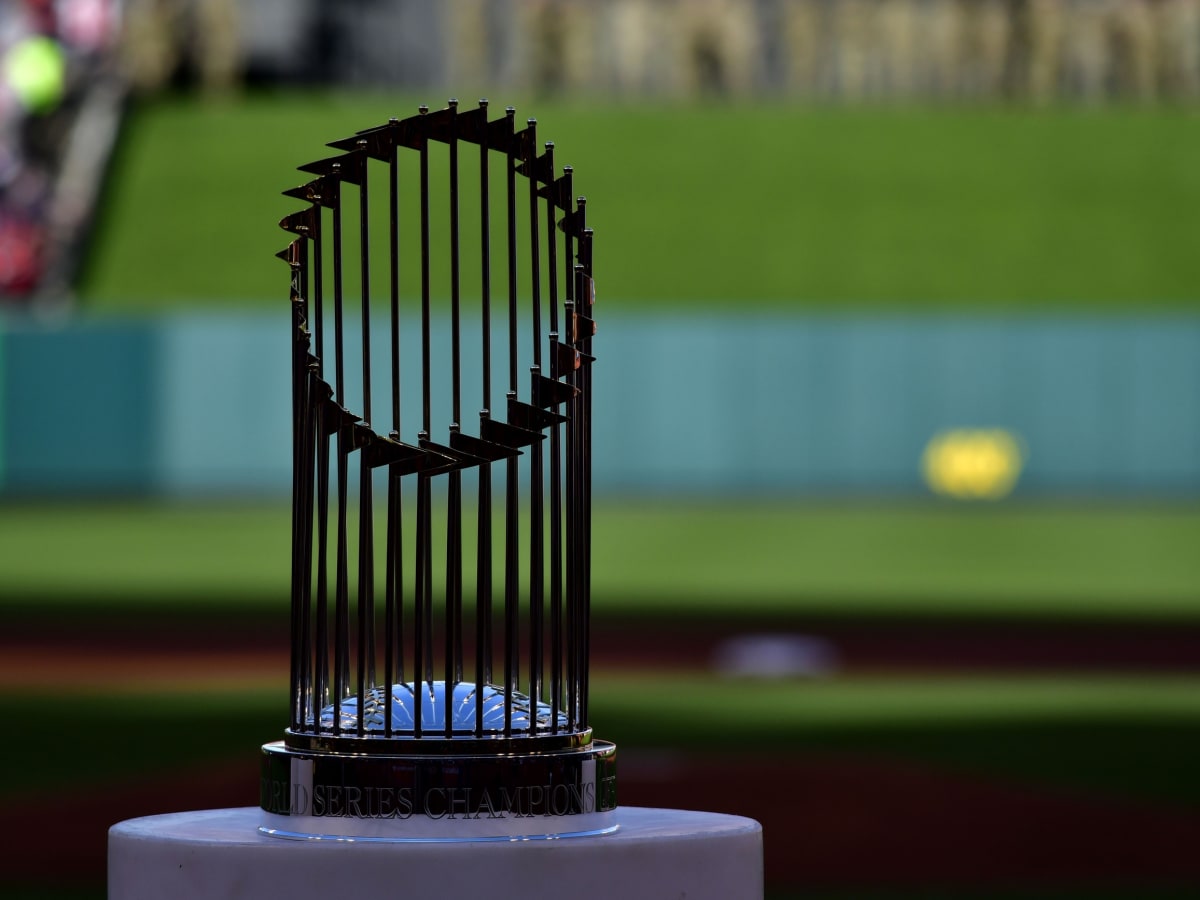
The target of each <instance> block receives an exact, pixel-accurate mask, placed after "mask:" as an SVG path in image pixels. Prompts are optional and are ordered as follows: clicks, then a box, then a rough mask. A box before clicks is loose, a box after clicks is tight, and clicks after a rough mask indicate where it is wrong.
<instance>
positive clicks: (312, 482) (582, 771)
mask: <svg viewBox="0 0 1200 900" xmlns="http://www.w3.org/2000/svg"><path fill="white" fill-rule="evenodd" d="M536 129H537V123H536V122H535V121H534V120H533V119H530V120H528V122H526V124H525V126H524V127H523V128H519V129H518V127H517V125H516V118H515V112H514V110H513V109H512V108H511V107H510V108H508V109H507V110H506V111H505V113H504V114H503V115H501V116H498V117H497V118H494V119H492V120H490V121H489V119H488V104H487V101H480V103H479V106H478V107H476V108H474V109H470V110H465V111H462V110H459V108H458V104H457V101H454V100H451V101H450V103H449V105H448V106H447V107H446V108H445V109H442V110H439V111H436V112H430V111H429V110H428V108H426V107H421V108H420V112H419V114H418V115H415V116H412V117H410V118H406V119H392V120H390V121H389V122H387V123H386V124H384V125H381V126H379V127H377V128H371V129H368V130H365V131H362V132H359V133H358V134H356V135H355V136H353V137H351V138H347V139H345V140H339V141H334V142H333V143H331V144H330V145H329V146H330V147H332V148H334V149H336V150H338V151H341V152H340V153H339V154H338V155H335V156H330V157H328V158H325V159H320V160H317V161H316V162H312V163H309V164H307V165H303V166H301V167H300V170H301V171H303V172H306V173H310V174H312V175H314V176H316V177H315V178H313V179H312V180H311V181H309V182H308V183H306V184H304V185H302V186H301V187H298V188H295V189H294V190H289V191H286V192H285V194H286V195H287V196H289V197H294V198H296V199H298V200H303V201H306V202H307V203H308V206H307V207H306V208H304V209H303V210H301V211H299V212H296V213H294V214H292V215H289V216H287V217H286V218H285V219H284V220H283V221H282V223H281V225H282V227H283V228H284V229H286V230H287V231H288V232H290V233H292V234H295V235H296V237H295V239H294V240H293V241H292V242H291V243H290V244H289V245H288V247H287V248H286V249H285V250H284V251H282V252H281V253H280V254H279V255H280V256H281V257H282V258H283V259H284V260H285V261H286V262H287V263H288V265H289V266H290V267H291V304H292V348H293V352H292V388H293V404H294V409H293V412H294V423H295V429H294V435H293V460H292V461H293V469H294V480H293V515H292V572H291V578H292V597H291V673H290V681H289V683H290V692H289V697H290V703H291V722H290V725H289V727H288V728H287V730H286V732H285V736H284V739H283V740H282V741H278V742H275V743H271V744H267V745H266V746H264V747H263V757H262V779H261V787H262V796H261V805H262V810H263V816H262V824H261V826H260V828H261V830H262V831H263V832H264V833H266V834H270V835H273V836H276V837H284V838H299V839H313V840H320V839H344V838H347V837H353V838H359V839H373V840H425V839H437V838H474V839H480V840H487V839H501V840H507V839H511V838H513V837H518V836H519V837H526V838H529V837H558V838H561V837H567V836H578V835H595V834H602V833H605V832H609V831H612V830H614V829H616V828H617V824H616V820H615V816H614V810H615V808H616V804H617V800H616V748H615V747H614V746H613V745H612V744H610V743H606V742H603V741H599V740H595V739H593V737H592V731H591V728H590V727H589V725H588V655H589V637H588V634H589V632H588V623H589V605H590V597H589V594H590V591H589V586H590V576H591V565H590V542H591V535H590V518H591V489H590V485H591V454H590V446H591V405H592V403H591V401H592V394H591V381H592V379H591V364H592V361H593V357H592V355H591V349H592V340H593V337H592V336H593V334H594V332H595V324H594V320H593V317H592V309H593V303H594V301H595V290H594V287H593V280H592V277H593V276H592V241H593V234H592V229H590V228H588V227H587V226H586V220H585V208H586V207H585V201H584V199H583V198H578V199H576V198H575V197H574V195H573V185H572V170H571V168H570V167H566V168H565V169H563V170H562V172H561V173H559V172H557V171H556V168H555V162H554V145H553V144H552V143H549V142H547V143H546V144H545V145H544V147H539V145H538V142H537V137H536ZM472 157H473V159H472ZM414 161H415V166H414V165H411V163H412V162H414ZM494 168H501V169H502V174H501V175H500V177H498V178H496V177H494V173H493V169H494ZM464 170H465V171H464ZM434 172H436V174H432V173H434ZM403 175H412V176H414V177H413V178H412V179H411V181H406V180H405V178H404V177H402V176H403ZM468 179H469V181H470V193H471V194H474V193H476V191H477V196H478V207H477V209H475V210H473V211H472V224H473V226H474V227H473V228H471V229H470V231H471V232H472V233H471V234H469V235H468V234H465V233H464V232H465V231H466V230H467V229H465V228H464V226H463V222H462V218H463V217H462V215H461V210H460V206H461V205H462V199H463V198H462V196H461V195H462V194H463V193H465V191H464V182H465V181H466V180H468ZM438 181H442V182H443V184H441V185H439V184H438V183H437V182H438ZM376 194H379V195H380V196H379V197H377V196H376ZM439 195H440V196H443V197H445V198H446V201H447V204H446V207H445V210H444V213H445V214H444V216H439V217H438V225H439V226H440V227H435V226H434V225H433V224H432V223H433V220H434V216H435V214H436V210H435V209H434V208H432V198H433V197H434V196H439ZM384 197H386V203H387V215H386V225H385V226H384V227H382V228H381V227H380V225H379V222H378V221H377V218H375V217H373V216H372V214H371V211H372V210H373V209H374V208H375V205H376V204H377V203H379V202H382V198H384ZM405 207H407V208H408V210H411V211H412V214H410V215H408V216H407V218H406V216H405V212H406V211H407V210H406V209H405ZM493 220H497V221H495V222H494V221H493ZM410 224H411V225H412V226H413V233H411V234H410V233H407V228H408V226H409V225H410ZM493 228H495V230H496V231H497V232H498V235H497V236H498V237H499V240H494V239H493V238H494V236H493V233H492V232H493ZM476 229H478V230H477V231H476ZM438 232H441V233H438ZM497 245H498V246H497ZM560 247H561V250H560ZM494 250H498V251H499V252H498V253H496V255H497V256H501V257H502V258H503V262H501V263H500V265H499V266H495V265H494V263H493V251H494ZM560 252H561V259H562V263H560V262H559V259H560V257H559V253H560ZM380 259H381V260H385V261H386V264H387V265H386V271H385V272H383V273H382V276H381V273H380V272H377V271H376V267H374V266H373V262H375V261H376V260H380ZM351 267H354V268H353V269H351ZM494 269H498V270H499V272H497V273H496V274H498V275H499V276H500V279H501V281H502V286H501V289H500V290H499V291H496V292H495V293H496V294H498V295H499V296H494V295H493V274H494V273H493V270H494ZM348 270H351V271H353V272H354V274H355V275H356V276H357V283H356V284H354V285H353V286H352V287H351V286H350V285H349V284H348V282H349V280H350V279H349V277H348V275H347V271H348ZM355 270H356V271H355ZM406 270H407V271H406ZM439 270H440V271H439ZM468 270H469V271H470V272H471V275H470V278H469V279H468V278H466V277H464V275H465V273H466V272H467V271H468ZM409 272H411V273H412V274H413V275H414V276H416V277H414V278H411V279H410V281H411V283H413V284H414V285H419V291H418V293H419V310H418V309H414V308H412V307H413V306H414V305H415V304H414V303H412V302H409V301H408V300H407V298H405V297H404V296H403V294H404V284H405V282H404V281H403V278H402V276H403V275H405V274H408V273H409ZM439 276H441V280H440V281H438V284H439V285H440V287H441V289H442V291H444V293H445V295H444V296H438V293H439V291H438V289H437V288H435V286H434V285H435V280H437V279H439ZM476 279H477V280H476ZM377 280H378V281H382V284H377ZM470 281H475V283H474V284H470V283H469V282H470ZM413 299H414V300H416V299H417V298H413ZM438 301H444V302H442V303H439V302H438ZM408 313H411V314H412V315H411V316H410V315H406V314H408ZM411 320H415V322H416V324H410V321H411ZM410 327H411V328H414V329H415V330H416V331H418V332H419V335H420V347H419V351H418V352H415V353H408V352H406V348H405V347H404V346H403V345H402V340H401V332H402V330H405V331H406V330H407V329H408V328H410ZM544 329H545V330H544ZM381 330H382V331H383V334H382V335H380V337H381V338H382V340H381V343H382V344H383V346H384V349H383V351H382V354H381V355H382V356H384V357H385V360H384V361H382V362H380V361H377V360H376V359H375V354H377V353H378V352H379V351H378V348H376V347H375V346H374V341H373V335H375V334H376V333H377V332H378V331H381ZM413 349H416V348H415V347H414V348H413ZM355 351H357V353H356V352H355ZM472 355H476V356H477V361H478V364H477V365H472V366H470V368H472V369H475V370H477V371H476V373H475V374H476V376H477V378H476V379H472V378H464V373H465V372H466V371H467V369H468V366H466V365H464V357H467V358H468V359H469V358H470V357H471V356H472ZM493 364H496V369H497V374H500V373H504V372H506V373H507V378H506V379H504V381H505V383H504V385H503V388H501V389H499V390H498V389H497V387H498V386H497V385H496V384H494V383H493ZM356 370H357V371H356ZM439 379H440V380H441V383H440V384H439ZM501 379H503V375H502V374H501ZM475 381H477V383H471V384H468V383H466V382H475ZM447 382H448V387H449V390H448V391H445V390H442V386H443V385H445V384H446V383H447ZM468 396H469V397H470V398H471V399H473V400H476V401H478V403H479V404H480V407H479V408H480V411H479V413H478V420H477V421H476V422H473V423H472V422H468V421H466V420H465V419H464V400H465V398H466V397H468ZM498 400H500V401H501V404H500V406H499V407H497V406H496V403H497V401H498ZM410 402H414V403H417V404H419V413H418V414H413V413H409V412H408V410H407V406H408V403H410ZM402 411H403V412H404V413H405V415H404V416H403V418H402ZM471 483H473V486H474V489H475V490H474V493H475V495H476V496H475V498H474V508H473V509H472V508H471V502H470V499H469V494H470V493H471V490H470V487H471V486H472V484H471ZM355 494H357V497H356V498H355ZM384 498H386V499H384ZM377 500H380V501H382V502H383V504H384V509H383V510H382V512H383V513H384V516H383V523H382V527H378V523H377V522H376V518H375V516H376V511H375V505H376V502H377ZM435 507H439V508H438V509H437V510H436V511H435ZM439 532H440V533H439ZM410 535H411V539H409V536H410ZM464 549H465V550H466V551H467V553H466V554H464ZM471 551H473V554H474V564H473V565H471V564H470V560H468V558H467V556H469V555H470V553H471ZM472 570H473V571H472ZM438 574H441V575H442V576H443V577H442V579H441V581H440V583H437V584H436V586H435V582H437V575H438ZM380 588H382V590H380Z"/></svg>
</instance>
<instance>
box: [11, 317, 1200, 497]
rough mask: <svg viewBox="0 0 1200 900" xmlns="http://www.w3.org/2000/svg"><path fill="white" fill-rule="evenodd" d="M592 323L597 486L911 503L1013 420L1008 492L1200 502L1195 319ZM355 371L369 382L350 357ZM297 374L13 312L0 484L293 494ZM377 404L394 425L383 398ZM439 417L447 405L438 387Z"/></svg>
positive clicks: (176, 328)
mask: <svg viewBox="0 0 1200 900" xmlns="http://www.w3.org/2000/svg"><path fill="white" fill-rule="evenodd" d="M600 324H601V331H600V333H599V334H598V335H597V348H596V353H597V356H598V357H599V360H598V364H597V367H596V369H595V373H596V401H595V416H596V426H595V438H594V439H595V458H596V462H595V471H594V475H595V480H596V487H597V489H598V490H600V491H638V492H652V491H663V492H760V493H768V492H785V493H809V494H840V493H846V492H864V493H897V494H908V493H911V494H919V493H923V492H924V491H925V488H924V486H923V484H922V481H921V476H920V468H919V460H920V456H921V452H922V450H923V449H924V447H925V445H926V443H927V442H928V441H929V439H930V438H931V437H932V436H933V435H934V434H935V433H937V432H938V431H941V430H943V429H947V428H959V427H967V428H971V427H1000V428H1005V429H1008V430H1010V431H1012V432H1014V433H1015V434H1016V435H1017V436H1018V437H1019V438H1020V439H1021V441H1022V442H1023V445H1024V446H1025V448H1026V452H1027V463H1026V467H1025V470H1024V472H1023V474H1022V477H1021V479H1020V482H1019V483H1018V487H1017V490H1018V492H1019V493H1024V494H1028V495H1033V494H1047V493H1049V494H1058V493H1083V494H1140V495H1155V496H1165V497H1185V496H1186V497H1197V496H1200V316H1175V317H1158V318H1150V317H1142V318H1115V317H1114V318H1094V319H1084V320H1081V319H1078V318H1071V319H1054V318H1033V317H1012V318H979V317H944V316H907V317H886V318H883V317H874V318H872V317H834V316H824V317H822V316H806V317H786V318H785V317H771V316H745V317H711V318H705V317H701V318H696V317H691V316H685V315H676V316H672V317H651V316H644V317H637V318H633V317H624V318H611V319H610V318H604V317H601V319H600ZM377 331H378V330H377ZM374 337H375V338H376V340H374V341H373V347H374V350H373V355H374V356H375V357H376V361H377V362H378V361H382V360H383V359H385V353H386V345H385V344H384V343H383V341H381V340H378V339H379V338H381V337H383V335H382V334H380V333H376V334H375V335H374ZM416 337H417V336H416V334H415V333H413V334H408V333H406V334H405V336H404V339H405V344H404V346H405V349H406V352H410V353H416V352H417V347H416V344H415V339H416ZM464 340H467V338H464ZM466 346H467V347H468V348H469V347H471V346H472V345H471V344H470V343H469V342H468V343H467V345H466ZM445 351H446V341H445V336H444V334H441V333H439V338H438V340H437V341H436V342H435V352H438V353H443V354H444V353H445ZM465 357H466V358H467V359H468V360H474V359H475V357H474V355H472V354H471V353H470V352H467V353H466V354H465ZM345 362H346V367H347V372H348V373H350V374H354V373H356V372H357V371H358V366H359V362H358V358H357V357H351V356H350V355H349V354H348V355H347V359H346V361H345ZM471 364H472V365H477V363H474V362H472V363H471ZM288 365H289V347H288V321H287V318H286V315H284V316H278V317H274V316H273V317H266V316H262V315H232V314H225V315H217V314H214V315H197V316H173V317H167V318H162V319H156V320H152V321H151V320H147V321H114V320H108V319H106V320H102V321H89V320H87V319H84V320H76V321H68V322H64V323H59V324H55V323H39V322H35V321H29V320H22V319H14V318H9V319H8V320H7V321H5V322H4V323H3V324H2V327H0V490H3V491H4V492H5V493H6V494H7V495H10V496H12V495H21V494H36V495H43V494H79V493H119V494H128V493H148V494H166V495H212V494H241V493H247V492H249V493H262V494H284V493H286V492H287V491H288V490H289V487H290V472H289V465H290V423H289V415H290V396H289V377H288ZM498 365H502V361H499V362H498ZM501 377H502V376H501V374H500V373H499V372H497V379H498V380H499V379H500V378H501ZM477 380H478V376H477V374H475V375H473V374H472V373H467V374H466V375H465V376H464V381H465V382H466V383H474V382H475V381H477ZM375 402H376V409H377V410H379V409H386V408H387V402H386V397H385V396H384V395H382V394H381V393H380V392H379V389H378V388H376V401H375ZM481 402H482V401H481V399H480V398H470V397H468V398H466V399H465V400H464V404H463V405H464V409H466V410H471V411H473V410H475V409H476V408H477V407H478V405H479V403H481ZM403 406H404V409H405V410H406V411H410V412H406V416H407V418H406V419H405V425H404V429H403V430H404V432H405V435H406V437H410V435H409V434H408V432H409V431H412V432H413V433H414V434H415V430H416V427H417V422H416V421H415V419H414V418H413V416H412V413H415V412H417V411H418V410H419V403H418V402H417V398H416V397H415V396H414V395H412V394H411V393H410V394H406V395H405V397H404V398H403ZM434 406H435V409H438V410H440V411H443V410H445V408H446V406H447V401H446V398H445V394H444V391H443V392H442V393H439V394H437V395H435V397H434ZM466 418H467V421H468V422H469V421H470V420H471V418H473V414H472V415H468V416H467V417H466ZM444 425H445V416H444V415H442V416H441V417H440V418H439V419H437V421H435V429H434V433H435V436H436V435H437V434H438V432H439V431H440V430H441V429H443V428H444ZM379 430H386V423H385V424H382V425H380V426H379Z"/></svg>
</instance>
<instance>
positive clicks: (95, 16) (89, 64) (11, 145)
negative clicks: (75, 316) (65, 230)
mask: <svg viewBox="0 0 1200 900" xmlns="http://www.w3.org/2000/svg"><path fill="white" fill-rule="evenodd" d="M121 12H122V10H121V3H120V0H3V2H0V76H2V77H0V297H5V298H21V297H24V296H26V295H28V294H29V293H30V292H32V291H33V290H34V289H35V288H36V286H37V285H38V283H39V281H40V279H41V277H42V274H43V270H44V267H45V265H46V253H47V243H48V232H49V229H50V217H51V207H52V204H53V201H54V189H55V184H56V179H57V176H58V172H59V169H60V166H61V164H62V161H63V157H64V154H65V152H66V145H67V141H68V136H69V133H70V130H71V123H72V120H73V118H74V117H75V115H76V114H77V113H78V110H79V107H80V104H81V102H82V100H83V98H84V96H85V95H86V93H87V90H88V88H89V86H90V85H92V84H93V83H95V80H96V79H97V77H99V76H100V75H102V74H103V73H105V72H108V71H111V70H112V68H113V66H114V65H115V55H116V48H117V44H118V40H119V35H120V23H121Z"/></svg>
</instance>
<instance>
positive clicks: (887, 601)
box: [0, 501, 1200, 620]
mask: <svg viewBox="0 0 1200 900" xmlns="http://www.w3.org/2000/svg"><path fill="white" fill-rule="evenodd" d="M288 516H289V513H288V510H287V509H286V507H284V506H282V505H272V506H246V505H237V504H225V505H219V504H193V505H166V504H142V505H138V504H126V505H115V506H113V505H28V506H26V505H11V504H10V505H7V506H3V507H0V546H3V547H4V552H5V561H4V565H3V566H0V596H4V597H6V598H8V603H7V604H6V606H7V608H8V609H9V610H10V611H12V610H15V609H17V608H24V609H26V610H27V611H33V610H36V609H37V608H38V607H41V606H44V605H45V604H52V605H57V606H60V607H61V606H70V607H79V606H83V607H90V608H92V609H94V610H97V611H100V610H104V609H111V608H130V607H133V608H138V607H141V608H147V607H150V606H155V607H158V608H159V609H160V610H162V611H167V610H169V609H171V608H182V607H193V606H196V605H199V606H202V607H203V606H222V605H224V606H228V605H231V604H234V605H236V606H237V607H238V608H241V609H243V610H246V609H255V608H256V609H259V610H265V609H279V610H283V609H284V608H285V607H286V603H287V601H286V598H287V596H288V577H289V574H288V573H289V568H288V566H289V563H288V553H289V550H288V547H289V525H288ZM593 530H594V572H595V575H594V579H593V585H594V594H595V613H596V615H599V616H604V615H610V614H612V615H617V614H620V615H630V614H638V613H648V614H661V613H675V612H678V613H683V614H688V615H716V616H729V615H743V616H745V615H753V614H763V615H787V614H797V615H800V614H813V613H816V614H821V615H834V616H858V615H873V614H887V615H892V616H905V615H934V616H950V617H964V616H965V617H969V616H1000V617H1005V616H1008V617H1012V616H1017V617H1039V616H1049V617H1059V616H1067V617H1072V618H1080V619H1104V618H1127V619H1142V618H1145V619H1164V618H1165V619H1172V618H1174V619H1181V620H1182V619H1187V620H1193V619H1195V618H1196V617H1198V616H1200V557H1197V555H1196V554H1195V552H1194V550H1195V547H1196V546H1197V545H1198V544H1200V509H1197V508H1196V507H1195V506H1179V507H1169V506H1168V507H1163V506H1160V507H1139V506H1124V505H1115V504H1110V505H1106V506H1102V505H1081V506H1075V507H1070V506H1062V505H1047V506H1042V505H1020V504H1010V505H1000V506H987V507H963V506H951V505H945V504H937V503H928V504H911V505H881V504H864V505H799V504H761V503H760V504H752V503H718V502H710V503H681V502H678V501H677V502H674V503H663V504H651V503H647V502H631V503H616V502H612V501H610V502H607V503H601V504H599V505H598V506H597V508H596V510H595V521H594V525H593ZM379 533H382V530H381V529H380V531H379ZM215 561H219V563H216V562H215ZM664 561H669V565H668V564H665V562H664ZM467 571H471V565H470V561H469V560H468V562H467ZM51 608H54V607H53V606H51ZM0 609H2V607H0Z"/></svg>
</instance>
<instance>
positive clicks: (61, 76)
mask: <svg viewBox="0 0 1200 900" xmlns="http://www.w3.org/2000/svg"><path fill="white" fill-rule="evenodd" d="M4 79H5V81H6V82H8V87H9V89H10V90H12V92H13V93H14V94H15V95H16V97H17V100H18V101H19V102H20V104H21V106H23V107H24V108H25V109H27V110H29V111H30V112H33V113H46V112H50V111H51V110H52V109H54V108H55V107H56V106H58V104H59V103H60V102H61V101H62V98H63V92H64V90H65V89H66V80H67V61H66V57H65V56H64V55H63V51H62V48H61V47H60V46H59V45H58V42H57V41H55V40H53V39H51V38H48V37H42V36H37V37H31V38H26V39H25V40H23V41H20V42H18V43H17V44H15V45H14V46H13V48H12V49H11V50H9V51H8V53H6V54H5V56H4Z"/></svg>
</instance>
